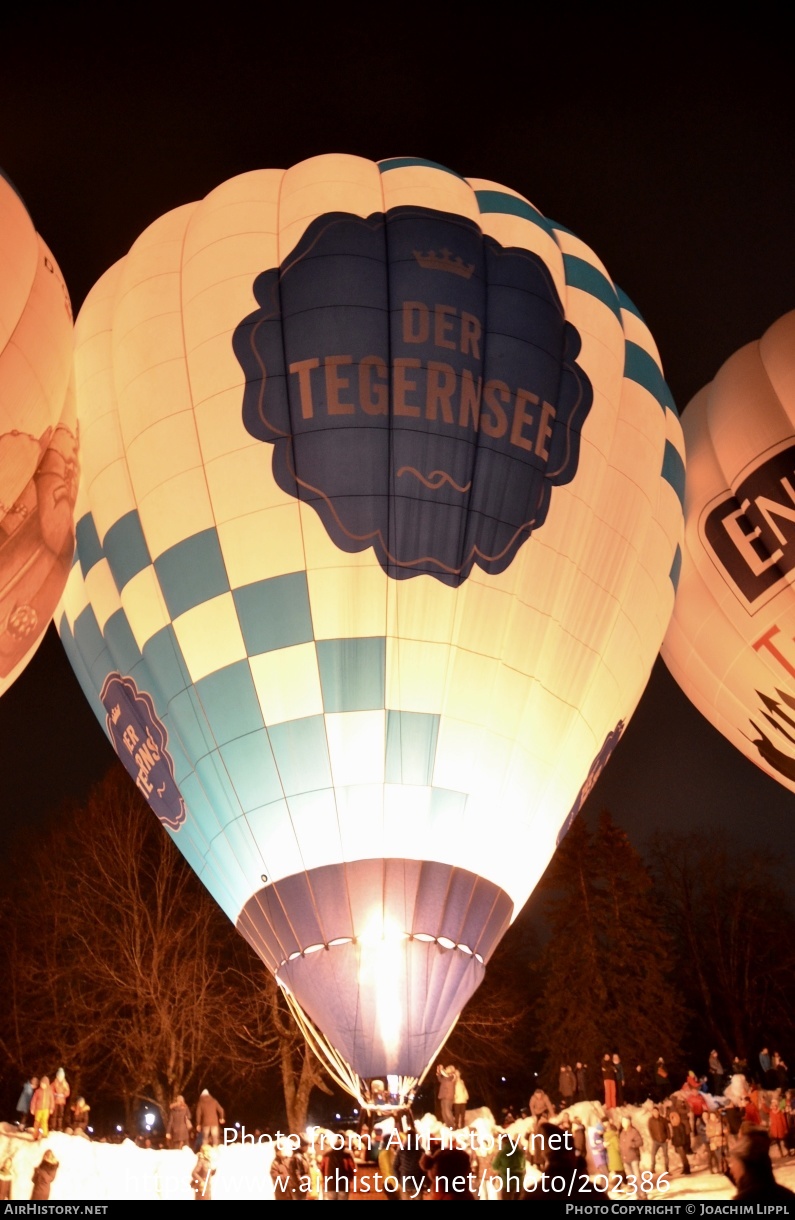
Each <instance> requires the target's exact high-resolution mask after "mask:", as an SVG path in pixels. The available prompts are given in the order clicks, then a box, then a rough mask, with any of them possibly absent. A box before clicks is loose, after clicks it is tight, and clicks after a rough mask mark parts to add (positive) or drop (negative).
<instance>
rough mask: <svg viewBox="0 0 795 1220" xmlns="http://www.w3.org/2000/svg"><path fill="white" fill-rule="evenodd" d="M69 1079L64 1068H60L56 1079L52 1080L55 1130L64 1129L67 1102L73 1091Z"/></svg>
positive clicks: (53, 1126) (53, 1123)
mask: <svg viewBox="0 0 795 1220" xmlns="http://www.w3.org/2000/svg"><path fill="white" fill-rule="evenodd" d="M71 1091H72V1090H71V1088H70V1087H69V1081H68V1080H67V1079H66V1073H65V1072H64V1070H63V1068H58V1071H57V1072H56V1073H55V1080H53V1082H52V1096H53V1103H54V1104H53V1108H52V1129H53V1131H63V1129H64V1114H65V1113H66V1103H67V1101H68V1100H69V1094H70V1093H71Z"/></svg>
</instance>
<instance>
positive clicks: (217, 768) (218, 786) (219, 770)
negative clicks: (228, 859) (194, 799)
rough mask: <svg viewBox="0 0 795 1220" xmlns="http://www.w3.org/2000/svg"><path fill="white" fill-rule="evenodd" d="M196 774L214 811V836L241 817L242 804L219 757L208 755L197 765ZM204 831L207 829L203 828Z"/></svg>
mask: <svg viewBox="0 0 795 1220" xmlns="http://www.w3.org/2000/svg"><path fill="white" fill-rule="evenodd" d="M196 774H197V776H198V777H199V782H200V784H201V786H202V790H203V792H204V794H205V796H206V797H207V801H208V803H209V805H210V806H211V807H212V811H213V823H212V835H213V837H214V836H215V835H216V834H217V833H218V831H219V830H220V829H221V828H222V827H224V826H226V824H227V822H230V821H231V820H232V818H236V817H239V816H240V813H241V812H242V811H241V809H240V802H239V801H238V799H237V796H236V795H235V790H234V788H233V787H232V784H231V782H230V780H229V776H228V775H227V773H226V768H225V767H224V765H223V763H222V761H221V759H220V757H219V755H218V754H217V753H215V754H206V755H205V757H204V758H200V759H199V761H198V762H197V763H196ZM202 829H207V828H206V827H203V828H202Z"/></svg>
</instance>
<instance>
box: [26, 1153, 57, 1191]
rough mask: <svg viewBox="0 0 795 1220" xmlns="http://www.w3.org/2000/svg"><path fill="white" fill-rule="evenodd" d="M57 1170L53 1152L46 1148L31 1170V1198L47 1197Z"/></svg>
mask: <svg viewBox="0 0 795 1220" xmlns="http://www.w3.org/2000/svg"><path fill="white" fill-rule="evenodd" d="M57 1172H58V1161H57V1160H56V1159H55V1153H54V1152H51V1151H50V1149H49V1148H48V1149H47V1150H46V1152H45V1153H44V1156H43V1157H42V1158H41V1160H40V1161H39V1163H38V1165H37V1166H36V1168H35V1169H34V1170H33V1191H32V1192H31V1196H30V1197H31V1199H38V1200H39V1201H41V1200H43V1199H49V1197H50V1187H51V1186H52V1182H53V1178H54V1177H55V1175H56V1173H57Z"/></svg>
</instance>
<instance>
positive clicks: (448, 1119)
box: [436, 1063, 455, 1127]
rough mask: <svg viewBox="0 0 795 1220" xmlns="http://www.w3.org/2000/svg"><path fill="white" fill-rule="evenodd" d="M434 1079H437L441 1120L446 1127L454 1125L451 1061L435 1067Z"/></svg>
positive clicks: (453, 1084) (453, 1090) (453, 1086)
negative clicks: (445, 1064) (446, 1064)
mask: <svg viewBox="0 0 795 1220" xmlns="http://www.w3.org/2000/svg"><path fill="white" fill-rule="evenodd" d="M436 1079H437V1081H438V1084H437V1089H438V1094H437V1095H438V1099H439V1110H440V1112H441V1119H442V1122H443V1123H444V1125H445V1126H446V1127H454V1126H455V1114H454V1113H453V1103H454V1101H455V1068H454V1067H453V1065H452V1063H451V1064H448V1066H447V1067H444V1066H443V1065H442V1064H441V1063H439V1064H437V1067H436Z"/></svg>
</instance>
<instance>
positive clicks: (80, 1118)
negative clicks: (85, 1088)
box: [72, 1097, 91, 1138]
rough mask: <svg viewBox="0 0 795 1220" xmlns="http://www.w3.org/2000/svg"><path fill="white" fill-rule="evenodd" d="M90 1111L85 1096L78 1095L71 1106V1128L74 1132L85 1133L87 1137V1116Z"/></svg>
mask: <svg viewBox="0 0 795 1220" xmlns="http://www.w3.org/2000/svg"><path fill="white" fill-rule="evenodd" d="M90 1113H91V1106H90V1105H89V1104H88V1102H87V1101H86V1099H85V1097H78V1099H77V1101H76V1102H75V1104H74V1105H73V1106H72V1130H73V1131H74V1132H75V1134H80V1135H85V1137H86V1138H88V1116H89V1114H90Z"/></svg>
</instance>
